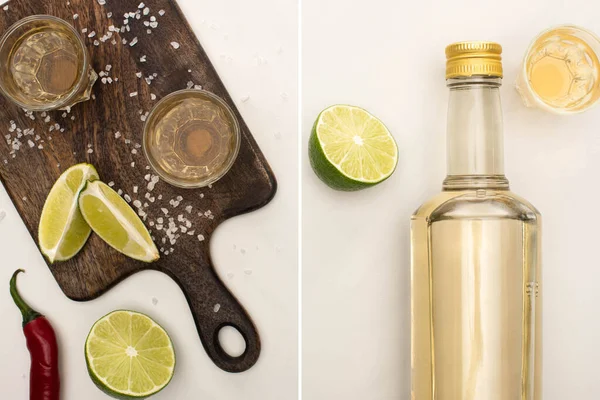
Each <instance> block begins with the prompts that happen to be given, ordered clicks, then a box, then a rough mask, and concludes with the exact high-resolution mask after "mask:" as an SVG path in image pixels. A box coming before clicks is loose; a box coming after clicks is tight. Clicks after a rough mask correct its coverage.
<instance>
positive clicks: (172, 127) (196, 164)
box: [143, 90, 240, 188]
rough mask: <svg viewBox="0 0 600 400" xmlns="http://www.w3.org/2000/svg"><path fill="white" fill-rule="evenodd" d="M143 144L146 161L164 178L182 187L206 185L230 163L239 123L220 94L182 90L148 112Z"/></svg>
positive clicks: (238, 131)
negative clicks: (218, 95)
mask: <svg viewBox="0 0 600 400" xmlns="http://www.w3.org/2000/svg"><path fill="white" fill-rule="evenodd" d="M143 143H144V145H143V147H144V153H145V154H146V158H147V159H148V162H149V163H150V165H151V166H152V168H153V169H154V170H155V171H156V173H157V174H158V175H159V176H160V177H161V178H162V179H163V180H164V181H166V182H168V183H170V184H172V185H174V186H178V187H183V188H198V187H204V186H208V185H210V184H212V183H214V182H216V181H217V180H219V179H221V178H222V177H223V176H224V175H225V174H226V173H227V171H229V169H230V168H231V166H232V165H233V162H234V161H235V159H236V157H237V154H238V152H239V148H240V126H239V123H238V121H237V119H236V117H235V115H234V114H233V111H232V110H231V108H230V107H229V106H228V105H227V103H225V102H224V101H223V100H222V99H221V98H219V97H217V96H215V95H214V94H212V93H210V92H207V91H204V90H181V91H178V92H174V93H171V94H170V95H168V96H166V97H165V98H163V99H162V100H161V101H159V102H158V103H157V104H156V106H155V107H154V109H153V110H152V111H151V112H150V114H149V116H148V118H147V120H146V126H145V128H144V142H143Z"/></svg>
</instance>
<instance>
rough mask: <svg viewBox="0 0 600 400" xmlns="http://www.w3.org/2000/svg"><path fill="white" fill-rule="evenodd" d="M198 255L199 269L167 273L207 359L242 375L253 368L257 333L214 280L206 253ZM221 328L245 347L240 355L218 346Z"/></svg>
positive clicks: (237, 304)
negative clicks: (235, 333) (176, 286)
mask: <svg viewBox="0 0 600 400" xmlns="http://www.w3.org/2000/svg"><path fill="white" fill-rule="evenodd" d="M206 247H208V246H206ZM201 253H202V257H201V260H202V261H201V262H200V264H199V265H192V266H190V268H178V270H176V271H170V272H171V275H173V277H174V279H175V281H176V282H177V283H178V284H179V286H180V287H181V289H182V290H183V293H184V295H185V297H186V299H187V301H188V303H189V305H190V309H191V311H192V315H193V317H194V322H195V323H196V328H197V329H198V334H199V335H200V340H201V341H202V345H203V346H204V349H205V350H206V353H207V354H208V356H209V357H210V359H211V360H212V361H213V362H214V363H215V365H216V366H218V367H219V368H221V369H222V370H224V371H227V372H243V371H246V370H248V369H250V368H251V367H252V366H253V365H254V364H256V361H257V360H258V357H259V355H260V350H261V344H260V337H259V335H258V331H257V330H256V327H255V326H254V323H253V322H252V320H251V319H250V316H249V315H248V313H247V312H246V310H245V309H244V307H243V306H242V305H241V304H240V303H239V302H238V301H237V299H236V298H235V297H234V296H233V294H231V292H230V291H229V290H228V289H227V287H225V284H224V283H223V282H222V281H221V279H219V277H218V276H217V274H216V272H215V270H214V269H213V266H212V261H211V258H210V254H209V252H208V249H207V248H205V249H203V251H201ZM209 299H210V300H209ZM225 326H230V327H233V328H235V329H236V330H237V331H238V332H239V333H240V334H241V335H242V337H243V338H244V341H245V343H246V348H245V350H244V352H243V353H242V354H241V355H239V356H237V357H232V356H230V355H229V354H227V352H226V351H225V350H224V349H223V346H221V343H220V342H219V331H220V330H221V329H222V328H223V327H225Z"/></svg>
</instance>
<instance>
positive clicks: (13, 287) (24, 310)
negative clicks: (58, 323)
mask: <svg viewBox="0 0 600 400" xmlns="http://www.w3.org/2000/svg"><path fill="white" fill-rule="evenodd" d="M21 272H25V271H24V270H22V269H18V270H16V271H15V273H14V274H13V276H12V278H11V279H10V296H11V297H12V299H13V301H14V302H15V304H16V305H17V307H19V310H20V311H21V314H22V315H23V327H25V325H27V324H28V323H30V322H31V321H33V320H34V319H36V318H39V317H41V316H42V314H40V313H39V312H37V311H35V310H34V309H33V308H31V307H30V306H29V304H27V303H26V302H25V300H23V298H22V297H21V295H20V294H19V291H18V290H17V275H19V273H21Z"/></svg>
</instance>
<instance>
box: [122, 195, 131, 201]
mask: <svg viewBox="0 0 600 400" xmlns="http://www.w3.org/2000/svg"><path fill="white" fill-rule="evenodd" d="M123 198H124V199H125V200H127V202H128V203H129V202H131V196H129V195H128V194H125V196H123Z"/></svg>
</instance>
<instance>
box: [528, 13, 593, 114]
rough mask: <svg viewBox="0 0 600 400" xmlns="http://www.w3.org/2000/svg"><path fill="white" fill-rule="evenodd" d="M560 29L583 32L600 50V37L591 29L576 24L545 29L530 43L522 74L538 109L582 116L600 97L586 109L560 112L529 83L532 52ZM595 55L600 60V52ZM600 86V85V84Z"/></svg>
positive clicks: (562, 110)
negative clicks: (550, 33)
mask: <svg viewBox="0 0 600 400" xmlns="http://www.w3.org/2000/svg"><path fill="white" fill-rule="evenodd" d="M559 29H572V30H574V31H580V32H583V33H585V34H587V35H589V36H590V37H591V38H592V39H594V40H595V41H596V42H597V44H598V49H599V50H600V36H598V35H596V34H595V33H594V32H592V31H590V30H589V29H586V28H583V27H581V26H579V25H575V24H559V25H553V26H551V27H549V28H547V29H544V30H543V31H541V32H540V33H538V34H537V35H535V37H534V38H533V39H532V40H531V41H530V43H529V45H528V46H527V50H526V51H525V56H524V57H523V61H522V62H521V74H522V76H523V77H524V79H523V81H524V84H525V86H526V88H527V91H528V92H529V93H530V94H531V96H532V97H533V99H534V100H535V102H536V104H537V105H538V107H540V108H542V109H543V110H545V111H549V112H551V113H553V114H558V115H565V114H568V115H570V114H580V113H583V112H585V111H588V110H589V109H591V108H593V107H595V106H596V105H597V104H598V103H600V97H598V98H597V99H596V100H594V101H593V102H592V103H590V104H588V105H587V106H585V107H582V108H579V109H575V110H568V109H561V110H560V111H559V110H557V109H556V108H554V107H552V106H550V105H548V104H546V102H545V101H544V100H543V99H542V98H541V97H540V96H539V95H538V94H537V92H536V91H535V90H534V89H533V87H532V86H531V83H530V81H529V74H528V73H527V60H528V58H529V54H530V53H531V50H532V49H533V47H534V46H535V45H536V44H537V42H538V40H539V39H540V38H541V37H543V36H544V35H546V34H548V33H549V32H552V31H556V30H559ZM594 53H597V56H598V58H599V59H600V52H597V51H596V50H594ZM598 85H600V83H598Z"/></svg>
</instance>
